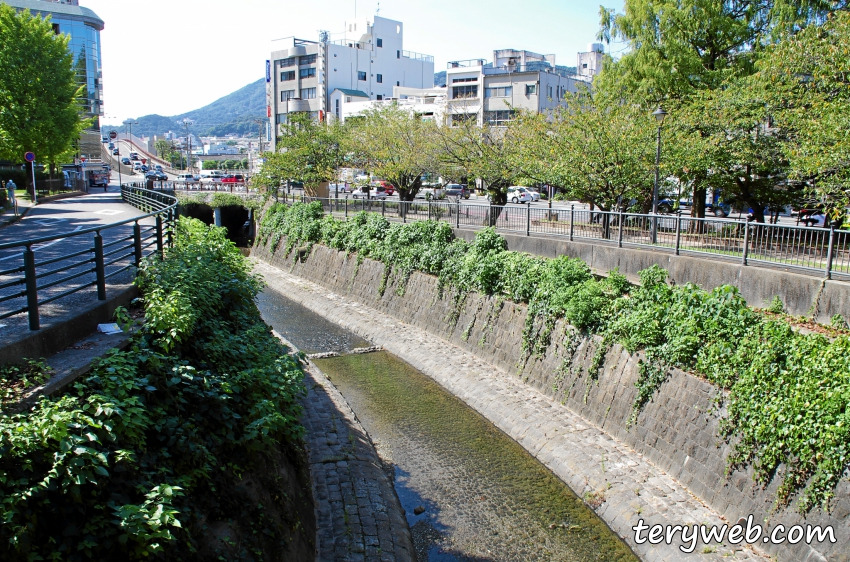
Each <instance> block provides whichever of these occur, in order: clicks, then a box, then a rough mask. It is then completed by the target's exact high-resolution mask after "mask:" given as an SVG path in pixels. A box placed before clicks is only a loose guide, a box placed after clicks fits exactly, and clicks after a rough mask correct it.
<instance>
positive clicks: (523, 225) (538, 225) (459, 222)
mask: <svg viewBox="0 0 850 562" xmlns="http://www.w3.org/2000/svg"><path fill="white" fill-rule="evenodd" d="M295 200H304V201H320V202H321V203H322V207H323V208H324V210H325V212H327V213H333V214H334V215H337V216H340V217H344V218H345V217H348V216H349V215H351V214H353V213H357V212H360V211H365V212H371V213H380V214H382V215H383V216H385V217H387V218H388V219H391V220H399V221H402V222H408V221H415V220H439V221H445V222H447V223H449V224H451V225H452V226H454V227H456V228H464V227H466V228H480V227H484V226H493V227H495V228H496V229H498V230H502V231H506V232H520V233H525V234H526V235H527V236H530V235H532V234H543V235H550V236H563V237H568V238H569V239H570V240H575V239H583V240H598V241H605V242H607V243H612V244H617V245H618V246H620V247H622V246H624V245H627V246H639V247H640V246H646V247H652V248H658V249H663V250H666V251H671V252H673V253H675V254H676V255H679V254H680V253H682V252H689V253H696V254H711V255H714V256H718V257H723V258H726V259H732V260H737V261H740V263H742V264H743V265H748V264H749V263H750V262H762V263H771V264H777V265H781V266H787V267H790V268H795V269H799V270H801V271H807V272H820V273H823V274H824V275H825V276H826V277H827V278H830V279H831V278H832V277H833V275H838V276H842V277H850V231H847V230H840V229H836V228H834V227H833V226H827V227H823V228H816V227H806V226H791V225H780V224H762V223H755V222H748V221H745V220H734V219H720V218H694V217H689V216H682V215H681V214H678V215H647V214H636V213H620V212H606V211H591V210H587V209H576V208H575V206H571V207H570V208H569V209H566V208H555V209H549V208H545V207H532V206H531V205H528V204H526V205H504V206H497V205H486V204H483V205H482V204H477V203H463V202H461V201H460V199H457V200H454V201H433V200H416V201H397V200H386V199H375V198H371V199H364V198H359V199H348V198H329V199H320V198H310V197H303V198H294V197H289V198H287V199H285V200H284V201H285V202H287V203H289V202H292V201H295Z"/></svg>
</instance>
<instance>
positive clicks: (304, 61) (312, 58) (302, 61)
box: [298, 55, 316, 65]
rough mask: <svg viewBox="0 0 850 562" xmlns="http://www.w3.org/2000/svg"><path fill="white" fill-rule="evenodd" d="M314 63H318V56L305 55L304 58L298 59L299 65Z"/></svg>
mask: <svg viewBox="0 0 850 562" xmlns="http://www.w3.org/2000/svg"><path fill="white" fill-rule="evenodd" d="M314 62H316V55H305V56H303V57H298V64H299V65H305V64H313V63H314Z"/></svg>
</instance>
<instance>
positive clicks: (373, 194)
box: [351, 185, 387, 199]
mask: <svg viewBox="0 0 850 562" xmlns="http://www.w3.org/2000/svg"><path fill="white" fill-rule="evenodd" d="M351 196H352V197H353V198H355V199H358V198H360V197H363V198H364V199H366V198H371V199H386V198H387V190H386V189H384V187H383V186H380V185H379V186H378V187H373V188H371V189H369V190H368V191H366V190H365V189H364V188H363V187H358V188H357V189H355V190H354V191H352V192H351Z"/></svg>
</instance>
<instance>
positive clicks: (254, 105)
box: [105, 78, 266, 136]
mask: <svg viewBox="0 0 850 562" xmlns="http://www.w3.org/2000/svg"><path fill="white" fill-rule="evenodd" d="M265 116H266V84H265V79H264V78H260V79H259V80H257V81H256V82H253V83H251V84H248V85H247V86H245V87H244V88H240V89H239V90H236V91H235V92H233V93H232V94H228V95H226V96H224V97H223V98H219V99H217V100H216V101H214V102H212V103H211V104H209V105H207V106H204V107H202V108H200V109H195V110H193V111H189V112H187V113H181V114H180V115H174V116H171V117H163V116H162V115H145V116H142V117H139V118H138V119H136V121H137V122H138V125H133V134H135V135H138V136H151V135H161V134H163V133H165V132H166V131H175V132H179V131H181V130H183V125H182V124H181V123H179V122H180V121H182V120H183V119H191V120H193V121H194V124H193V125H192V127H191V129H190V130H191V131H192V133H194V134H196V135H203V136H206V135H216V136H224V135H227V134H237V135H243V134H246V133H253V134H255V135H256V134H257V124H256V123H254V121H253V120H254V119H263V118H265ZM105 127H111V128H113V129H115V130H122V131H123V130H124V129H123V125H120V124H113V125H105Z"/></svg>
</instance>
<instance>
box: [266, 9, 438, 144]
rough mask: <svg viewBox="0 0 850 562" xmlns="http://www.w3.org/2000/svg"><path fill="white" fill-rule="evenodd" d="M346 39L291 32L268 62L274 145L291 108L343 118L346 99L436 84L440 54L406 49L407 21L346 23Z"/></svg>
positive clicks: (379, 96)
mask: <svg viewBox="0 0 850 562" xmlns="http://www.w3.org/2000/svg"><path fill="white" fill-rule="evenodd" d="M344 35H345V36H344V37H343V38H342V39H337V40H331V39H330V38H329V37H328V36H327V35H325V36H324V37H323V38H322V40H320V41H308V40H305V39H298V38H296V37H287V38H284V39H278V40H276V41H274V42H273V49H274V50H273V51H272V53H271V57H270V59H269V60H268V61H267V62H266V101H267V117H268V119H269V129H270V131H271V134H270V135H269V137H270V142H271V149H272V150H274V147H275V143H276V137H277V136H278V135H279V134H280V131H281V128H280V126H281V125H282V124H285V123H286V121H287V116H288V115H289V114H290V113H296V112H309V113H310V114H311V115H313V116H314V118H317V119H325V118H327V117H328V116H329V115H333V116H336V117H341V115H342V105H343V104H344V103H345V99H346V97H347V98H351V97H357V98H360V99H361V100H363V101H365V100H378V101H381V100H384V99H389V98H391V97H392V95H393V88H394V87H411V88H431V87H433V85H434V58H433V57H431V56H429V55H423V54H420V53H414V52H411V51H406V50H405V49H404V24H402V22H400V21H395V20H391V19H387V18H382V17H379V16H374V18H373V19H372V21H368V20H362V21H358V22H352V23H348V24H346V30H345V33H344Z"/></svg>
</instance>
